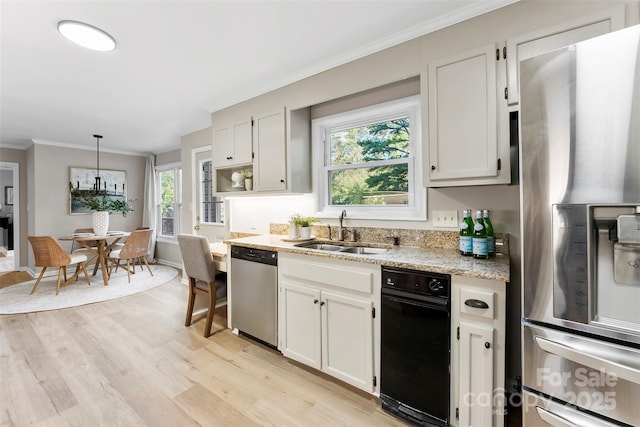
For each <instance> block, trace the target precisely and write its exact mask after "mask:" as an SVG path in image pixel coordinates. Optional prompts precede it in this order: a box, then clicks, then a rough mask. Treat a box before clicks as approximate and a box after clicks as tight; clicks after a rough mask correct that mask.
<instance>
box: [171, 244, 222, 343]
mask: <svg viewBox="0 0 640 427" xmlns="http://www.w3.org/2000/svg"><path fill="white" fill-rule="evenodd" d="M178 246H179V247H180V254H181V255H182V263H183V264H184V274H185V275H186V276H187V278H188V280H189V303H188V305H187V317H186V319H185V322H184V325H185V326H190V325H191V318H192V316H193V307H194V305H195V299H196V295H205V296H207V297H208V298H209V304H208V308H207V323H206V325H205V328H204V336H205V338H206V337H208V336H209V335H211V325H212V324H213V313H214V310H215V307H216V300H217V298H218V297H220V298H222V297H223V296H226V295H227V281H226V278H224V279H223V276H224V274H222V275H218V274H216V273H217V272H216V266H215V263H214V261H213V256H212V255H211V249H210V248H209V240H208V239H207V238H206V237H205V236H194V235H190V234H180V235H178Z"/></svg>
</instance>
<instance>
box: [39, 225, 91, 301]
mask: <svg viewBox="0 0 640 427" xmlns="http://www.w3.org/2000/svg"><path fill="white" fill-rule="evenodd" d="M27 239H28V240H29V243H31V248H32V249H33V256H34V257H35V259H36V264H35V265H36V267H42V271H41V272H40V275H39V276H38V280H36V283H35V285H33V289H31V294H33V293H34V292H35V291H36V288H37V287H38V285H39V284H40V280H42V276H44V272H45V271H46V270H47V268H48V267H58V285H57V287H56V295H58V293H59V292H60V281H61V280H60V279H61V277H62V275H63V274H64V285H63V286H66V285H68V283H67V266H69V265H73V264H75V265H76V273H75V274H76V275H77V274H78V269H81V270H82V272H83V273H84V277H85V278H86V279H87V283H88V284H89V285H91V280H89V275H88V274H87V269H86V267H85V265H84V263H85V262H86V261H87V256H86V255H84V254H69V253H67V252H65V250H64V249H63V248H62V246H60V243H58V241H57V240H56V239H54V238H53V237H52V236H27Z"/></svg>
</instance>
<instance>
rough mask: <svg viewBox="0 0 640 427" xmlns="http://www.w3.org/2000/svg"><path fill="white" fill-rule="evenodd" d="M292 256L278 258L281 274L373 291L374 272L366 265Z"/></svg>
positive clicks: (361, 290)
mask: <svg viewBox="0 0 640 427" xmlns="http://www.w3.org/2000/svg"><path fill="white" fill-rule="evenodd" d="M291 258H293V257H290V258H287V257H280V259H279V260H278V263H279V265H278V270H279V272H280V274H282V275H284V276H288V277H290V278H295V279H298V280H303V281H310V282H314V283H322V284H323V285H330V286H334V287H337V288H342V289H347V290H351V291H356V292H362V293H364V294H369V295H370V294H372V293H373V283H374V273H373V271H372V270H371V269H368V268H364V265H363V266H362V267H361V266H356V265H351V263H347V262H345V261H342V262H341V261H340V260H332V261H330V262H327V263H322V262H315V261H310V260H304V261H303V260H300V259H291ZM309 258H311V257H309ZM378 280H379V279H378Z"/></svg>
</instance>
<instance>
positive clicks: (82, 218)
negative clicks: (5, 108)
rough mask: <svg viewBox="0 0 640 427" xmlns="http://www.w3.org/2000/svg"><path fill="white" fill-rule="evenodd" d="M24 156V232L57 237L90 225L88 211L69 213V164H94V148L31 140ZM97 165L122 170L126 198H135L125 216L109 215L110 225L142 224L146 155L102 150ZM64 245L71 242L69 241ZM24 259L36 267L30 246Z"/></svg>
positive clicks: (130, 227)
mask: <svg viewBox="0 0 640 427" xmlns="http://www.w3.org/2000/svg"><path fill="white" fill-rule="evenodd" d="M27 157H28V161H27V166H28V170H29V174H28V179H27V187H28V196H27V209H25V211H26V212H27V214H28V230H27V234H29V235H52V236H54V237H58V236H64V235H68V234H70V233H73V231H74V230H75V229H76V228H84V227H92V216H91V214H70V213H69V167H71V166H74V167H86V168H94V167H95V163H96V152H95V150H83V149H75V148H68V147H60V146H54V145H45V144H34V145H33V146H32V147H30V148H29V149H28V150H27ZM100 168H101V169H113V170H124V171H125V172H126V174H127V175H126V179H127V187H126V188H127V198H128V199H135V200H136V202H135V203H134V211H133V212H131V213H129V214H127V215H126V216H123V215H122V214H115V213H114V214H111V215H110V217H109V228H110V229H112V230H133V229H135V228H136V227H137V226H139V225H141V224H142V205H143V201H144V197H143V194H144V189H143V186H144V170H145V158H144V157H143V156H137V155H126V154H115V153H109V152H103V151H102V150H101V151H100ZM25 236H26V234H25ZM25 240H26V239H25ZM63 246H65V243H63ZM67 246H70V243H69V244H68V245H67ZM25 247H26V243H25ZM66 249H69V248H68V247H67V248H66ZM25 261H26V258H25V259H24V260H23V261H21V263H22V264H23V265H27V266H28V268H29V269H30V270H31V271H35V267H34V259H33V253H32V252H31V250H30V249H29V258H28V263H26V264H25Z"/></svg>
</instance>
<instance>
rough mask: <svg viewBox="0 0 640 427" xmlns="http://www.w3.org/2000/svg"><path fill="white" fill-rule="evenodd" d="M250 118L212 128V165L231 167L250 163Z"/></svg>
mask: <svg viewBox="0 0 640 427" xmlns="http://www.w3.org/2000/svg"><path fill="white" fill-rule="evenodd" d="M252 154H253V153H252V141H251V119H250V118H249V119H247V120H243V121H240V122H236V123H233V124H229V125H224V126H221V127H216V128H214V129H213V166H214V167H215V168H224V167H232V166H236V165H242V164H247V163H251V160H252V159H251V158H252Z"/></svg>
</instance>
